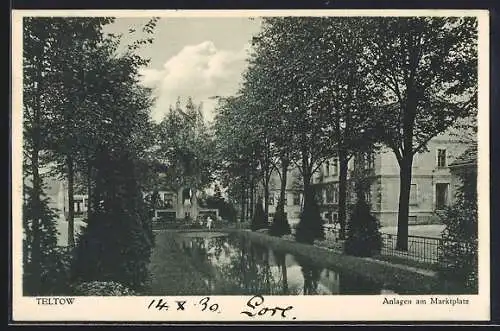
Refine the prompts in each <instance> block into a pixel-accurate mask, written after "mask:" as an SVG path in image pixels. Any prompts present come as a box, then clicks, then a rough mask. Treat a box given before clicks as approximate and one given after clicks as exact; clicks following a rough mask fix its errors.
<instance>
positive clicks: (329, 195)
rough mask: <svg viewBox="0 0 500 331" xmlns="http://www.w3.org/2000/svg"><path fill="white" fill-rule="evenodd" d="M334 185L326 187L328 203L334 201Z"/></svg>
mask: <svg viewBox="0 0 500 331" xmlns="http://www.w3.org/2000/svg"><path fill="white" fill-rule="evenodd" d="M333 191H334V187H333V185H328V186H327V187H326V203H333Z"/></svg>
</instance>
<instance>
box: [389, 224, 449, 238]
mask: <svg viewBox="0 0 500 331" xmlns="http://www.w3.org/2000/svg"><path fill="white" fill-rule="evenodd" d="M444 227H445V226H444V224H428V225H410V226H408V234H409V235H410V236H422V237H432V238H441V232H443V230H444ZM380 232H383V233H387V234H397V232H398V227H397V226H384V227H382V228H380Z"/></svg>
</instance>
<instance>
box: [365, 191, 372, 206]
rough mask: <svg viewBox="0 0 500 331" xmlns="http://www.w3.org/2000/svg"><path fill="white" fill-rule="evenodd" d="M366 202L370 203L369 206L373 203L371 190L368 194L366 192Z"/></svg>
mask: <svg viewBox="0 0 500 331" xmlns="http://www.w3.org/2000/svg"><path fill="white" fill-rule="evenodd" d="M365 201H366V202H367V203H368V204H371V201H372V191H371V190H370V189H368V190H367V191H366V192H365Z"/></svg>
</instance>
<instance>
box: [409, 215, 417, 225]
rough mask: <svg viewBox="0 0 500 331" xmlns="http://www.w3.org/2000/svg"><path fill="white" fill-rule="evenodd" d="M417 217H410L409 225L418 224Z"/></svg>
mask: <svg viewBox="0 0 500 331" xmlns="http://www.w3.org/2000/svg"><path fill="white" fill-rule="evenodd" d="M417 223H418V222H417V216H408V224H417Z"/></svg>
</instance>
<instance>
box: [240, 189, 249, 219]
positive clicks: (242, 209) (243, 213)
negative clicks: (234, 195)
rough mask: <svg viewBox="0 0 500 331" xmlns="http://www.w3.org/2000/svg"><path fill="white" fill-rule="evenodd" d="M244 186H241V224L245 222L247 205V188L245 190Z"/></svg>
mask: <svg viewBox="0 0 500 331" xmlns="http://www.w3.org/2000/svg"><path fill="white" fill-rule="evenodd" d="M242 184H243V185H242V186H241V220H240V223H244V222H245V215H246V214H245V205H246V199H247V197H246V194H245V192H246V188H245V183H242Z"/></svg>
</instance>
